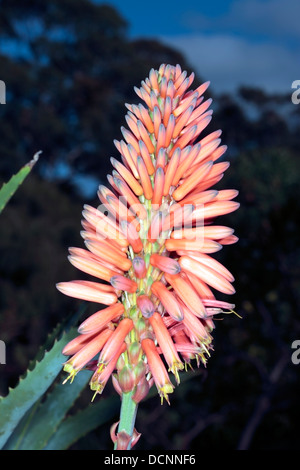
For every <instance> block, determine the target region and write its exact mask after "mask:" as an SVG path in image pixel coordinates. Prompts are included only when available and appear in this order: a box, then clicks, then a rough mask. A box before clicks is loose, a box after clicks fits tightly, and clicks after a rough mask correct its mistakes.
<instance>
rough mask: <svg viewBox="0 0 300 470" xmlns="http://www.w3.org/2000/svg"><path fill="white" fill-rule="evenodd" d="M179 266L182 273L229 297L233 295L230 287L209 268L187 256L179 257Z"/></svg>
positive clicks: (220, 276)
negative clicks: (190, 274)
mask: <svg viewBox="0 0 300 470" xmlns="http://www.w3.org/2000/svg"><path fill="white" fill-rule="evenodd" d="M179 264H180V266H181V268H182V269H183V270H184V271H187V272H190V273H192V274H194V275H195V276H197V277H199V278H200V279H201V280H203V281H204V282H206V283H207V284H208V285H209V286H211V287H213V288H214V289H217V290H218V291H220V292H223V293H224V294H229V295H230V294H234V293H235V290H234V288H233V287H232V285H231V284H230V283H229V282H228V281H227V280H226V279H225V278H224V277H223V276H222V275H220V274H219V273H218V272H216V271H214V270H213V269H211V268H210V267H209V266H205V265H204V264H202V263H199V262H198V261H196V260H194V259H192V258H190V257H189V256H181V258H179Z"/></svg>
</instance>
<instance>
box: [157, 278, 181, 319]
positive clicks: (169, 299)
mask: <svg viewBox="0 0 300 470" xmlns="http://www.w3.org/2000/svg"><path fill="white" fill-rule="evenodd" d="M151 291H152V293H153V294H154V295H155V296H156V297H157V298H158V299H159V300H160V301H161V303H162V305H163V306H164V308H165V309H166V311H167V312H168V314H169V315H170V316H171V317H172V318H174V320H177V321H182V319H183V311H182V309H181V307H180V305H179V302H178V301H177V299H176V297H175V296H174V294H172V292H170V291H169V290H168V289H167V288H166V286H165V285H164V284H163V283H162V282H161V281H155V282H153V284H152V286H151Z"/></svg>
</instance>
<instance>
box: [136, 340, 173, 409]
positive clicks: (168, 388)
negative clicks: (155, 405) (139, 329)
mask: <svg viewBox="0 0 300 470" xmlns="http://www.w3.org/2000/svg"><path fill="white" fill-rule="evenodd" d="M141 344H142V349H143V351H144V353H145V354H146V356H147V361H148V364H149V369H150V371H151V374H152V376H153V379H154V382H155V385H156V387H157V390H158V393H159V395H160V396H161V403H162V402H163V399H164V398H165V399H166V401H167V402H168V403H169V398H168V394H169V393H173V388H174V386H173V384H172V383H171V381H170V378H169V375H168V372H167V370H166V368H165V366H164V363H163V362H162V360H161V358H160V356H159V354H158V352H157V350H156V346H155V344H154V342H153V341H152V339H149V338H147V339H144V340H142V343H141Z"/></svg>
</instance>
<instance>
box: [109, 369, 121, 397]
mask: <svg viewBox="0 0 300 470" xmlns="http://www.w3.org/2000/svg"><path fill="white" fill-rule="evenodd" d="M111 381H112V384H113V387H114V389H115V391H116V392H117V393H118V394H119V395H120V397H121V396H122V393H123V392H122V389H121V387H120V384H119V382H118V378H117V376H116V374H113V375H112V377H111Z"/></svg>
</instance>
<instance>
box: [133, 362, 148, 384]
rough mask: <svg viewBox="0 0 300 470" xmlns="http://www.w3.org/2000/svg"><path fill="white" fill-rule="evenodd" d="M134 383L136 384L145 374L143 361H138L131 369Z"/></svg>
mask: <svg viewBox="0 0 300 470" xmlns="http://www.w3.org/2000/svg"><path fill="white" fill-rule="evenodd" d="M133 373H134V377H135V383H136V384H138V383H139V382H140V381H141V380H142V378H143V377H144V376H145V374H146V364H145V363H144V361H139V362H138V363H137V365H136V366H135V368H134V369H133Z"/></svg>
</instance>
